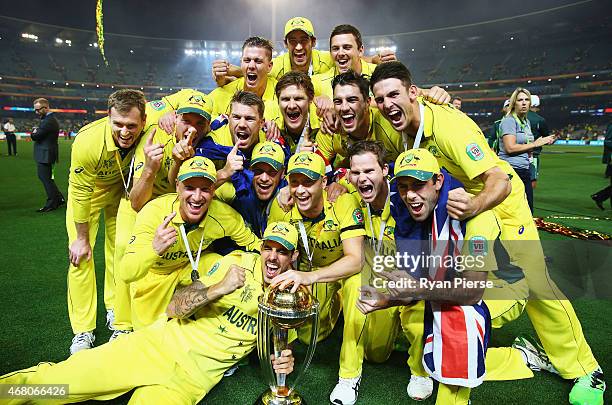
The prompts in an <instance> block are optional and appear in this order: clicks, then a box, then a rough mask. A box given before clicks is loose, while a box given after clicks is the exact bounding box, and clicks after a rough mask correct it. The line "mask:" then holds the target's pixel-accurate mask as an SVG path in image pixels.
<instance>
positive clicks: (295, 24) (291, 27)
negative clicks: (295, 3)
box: [285, 17, 315, 38]
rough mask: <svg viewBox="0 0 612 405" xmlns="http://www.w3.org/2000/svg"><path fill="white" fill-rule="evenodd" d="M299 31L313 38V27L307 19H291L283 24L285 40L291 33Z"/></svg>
mask: <svg viewBox="0 0 612 405" xmlns="http://www.w3.org/2000/svg"><path fill="white" fill-rule="evenodd" d="M295 30H300V31H304V32H305V33H306V34H308V36H309V37H314V36H315V34H314V27H313V26H312V23H311V22H310V20H309V19H308V18H304V17H293V18H292V19H291V20H289V21H287V24H285V38H286V37H287V35H289V33H290V32H291V31H295Z"/></svg>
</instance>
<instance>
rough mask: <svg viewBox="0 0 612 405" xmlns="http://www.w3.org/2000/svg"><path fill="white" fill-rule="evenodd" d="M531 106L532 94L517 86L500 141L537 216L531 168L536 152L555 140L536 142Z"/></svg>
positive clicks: (504, 119)
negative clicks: (531, 119)
mask: <svg viewBox="0 0 612 405" xmlns="http://www.w3.org/2000/svg"><path fill="white" fill-rule="evenodd" d="M530 105H531V93H529V90H527V89H524V88H522V87H517V89H516V90H514V92H513V93H512V96H511V97H510V106H509V108H510V110H509V111H508V113H507V114H506V116H505V117H504V118H503V119H502V120H501V123H500V133H501V141H500V142H499V153H498V154H499V157H500V158H501V159H502V160H505V161H506V162H508V163H509V164H510V166H512V168H513V169H514V171H515V172H516V174H518V176H519V177H520V179H521V180H522V181H523V184H524V185H525V194H527V202H528V203H529V209H530V210H531V212H532V213H533V189H532V188H531V172H530V170H529V166H530V164H531V161H532V160H533V150H534V149H536V148H538V147H541V146H544V145H550V144H552V143H553V142H554V141H555V136H554V135H549V136H547V137H543V138H538V139H537V140H535V141H534V139H533V133H532V132H531V125H530V124H529V120H528V119H527V112H528V111H529V107H530Z"/></svg>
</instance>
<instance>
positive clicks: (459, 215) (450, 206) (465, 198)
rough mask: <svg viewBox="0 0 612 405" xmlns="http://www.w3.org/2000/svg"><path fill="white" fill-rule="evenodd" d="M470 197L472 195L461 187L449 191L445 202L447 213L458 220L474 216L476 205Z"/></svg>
mask: <svg viewBox="0 0 612 405" xmlns="http://www.w3.org/2000/svg"><path fill="white" fill-rule="evenodd" d="M472 197H473V195H472V194H470V193H468V192H467V191H465V189H463V188H462V187H459V188H456V189H454V190H451V191H449V192H448V201H447V202H446V210H447V211H448V215H450V216H451V218H453V219H458V220H460V221H463V220H464V219H467V218H471V217H472V216H474V213H475V212H476V206H475V205H474V200H473V199H472Z"/></svg>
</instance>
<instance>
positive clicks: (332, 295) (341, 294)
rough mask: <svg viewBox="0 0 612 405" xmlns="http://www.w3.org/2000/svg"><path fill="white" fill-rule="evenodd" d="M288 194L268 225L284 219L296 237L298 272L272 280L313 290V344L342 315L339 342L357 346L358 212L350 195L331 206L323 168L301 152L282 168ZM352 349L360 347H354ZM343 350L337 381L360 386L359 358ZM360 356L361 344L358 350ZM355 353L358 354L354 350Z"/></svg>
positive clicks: (305, 332)
mask: <svg viewBox="0 0 612 405" xmlns="http://www.w3.org/2000/svg"><path fill="white" fill-rule="evenodd" d="M287 177H288V181H289V189H290V193H291V197H292V198H293V200H294V202H295V204H294V206H293V207H292V208H291V210H290V211H289V212H287V213H285V212H284V211H283V210H282V209H281V208H280V205H279V203H278V200H276V199H275V200H274V202H273V203H272V208H271V210H270V218H269V221H277V220H284V221H288V222H290V223H291V224H293V225H294V226H295V227H296V228H297V229H298V231H299V233H300V242H301V244H300V249H301V254H302V255H303V256H302V258H301V260H300V262H299V264H298V271H291V272H288V273H286V274H283V275H281V276H278V277H276V278H275V279H274V280H273V283H274V284H280V287H281V288H283V287H285V286H288V285H293V289H297V288H298V286H299V285H307V286H312V287H311V288H312V290H313V294H314V295H315V297H316V298H317V299H318V300H319V303H320V320H319V323H320V326H319V335H318V340H323V339H324V338H326V337H327V336H328V335H329V334H330V333H331V331H332V330H333V328H334V325H335V324H336V321H337V319H338V316H339V314H340V306H342V308H343V311H344V330H343V341H345V342H358V340H359V336H360V335H361V332H362V328H363V324H364V320H363V316H362V315H361V314H359V313H358V311H357V308H356V307H355V303H356V300H357V295H358V288H359V285H360V283H361V275H360V271H361V268H362V266H363V239H364V235H365V228H364V221H363V213H362V212H361V208H360V207H359V203H358V202H357V200H356V199H355V197H354V196H353V195H351V194H343V195H340V196H339V197H338V198H337V199H336V200H335V201H334V202H330V201H329V199H328V197H327V192H326V191H325V190H324V187H325V185H326V182H327V178H326V177H325V163H324V162H323V159H322V158H321V156H319V155H317V154H316V153H312V152H300V153H297V154H295V155H293V156H292V157H291V159H290V160H289V166H288V169H287ZM298 337H299V338H300V340H302V341H307V340H308V339H309V337H310V330H309V329H308V328H302V329H299V330H298ZM352 346H353V347H357V346H359V345H358V343H354V344H353V345H352ZM350 349H351V345H350V344H349V345H346V346H345V345H344V344H343V349H342V351H341V353H340V376H341V377H342V378H345V379H346V380H348V381H349V382H350V383H351V384H353V385H354V384H357V385H358V384H359V381H358V380H359V378H360V374H361V361H362V357H363V355H362V356H361V358H357V357H358V356H355V353H354V352H351V351H350ZM359 349H360V350H361V351H363V345H361V346H359ZM355 350H357V349H355Z"/></svg>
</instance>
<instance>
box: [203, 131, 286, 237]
mask: <svg viewBox="0 0 612 405" xmlns="http://www.w3.org/2000/svg"><path fill="white" fill-rule="evenodd" d="M237 150H238V148H237V146H235V147H234V150H233V151H232V153H230V155H228V159H227V162H228V164H227V165H226V167H225V169H226V170H227V174H228V175H229V181H227V182H225V183H223V184H222V185H219V179H217V189H216V191H215V195H216V197H217V198H219V199H220V200H221V201H224V202H226V203H228V204H230V205H231V206H232V207H233V208H234V209H235V210H236V211H238V213H239V214H240V215H241V216H242V218H243V219H244V222H245V223H246V225H247V227H248V228H249V229H251V230H252V231H253V233H255V235H257V237H259V238H261V237H263V232H264V230H265V229H266V227H267V223H268V215H269V214H270V210H271V207H272V202H273V200H274V197H275V196H276V193H277V192H278V190H279V189H280V187H281V186H283V185H285V184H286V183H285V182H284V174H285V152H284V151H283V149H282V148H281V146H280V145H279V144H277V143H275V142H270V141H265V142H260V143H258V144H257V145H255V147H254V148H253V154H252V155H251V160H250V164H249V166H248V168H246V167H245V163H244V160H243V159H239V158H237V153H236V152H237Z"/></svg>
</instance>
